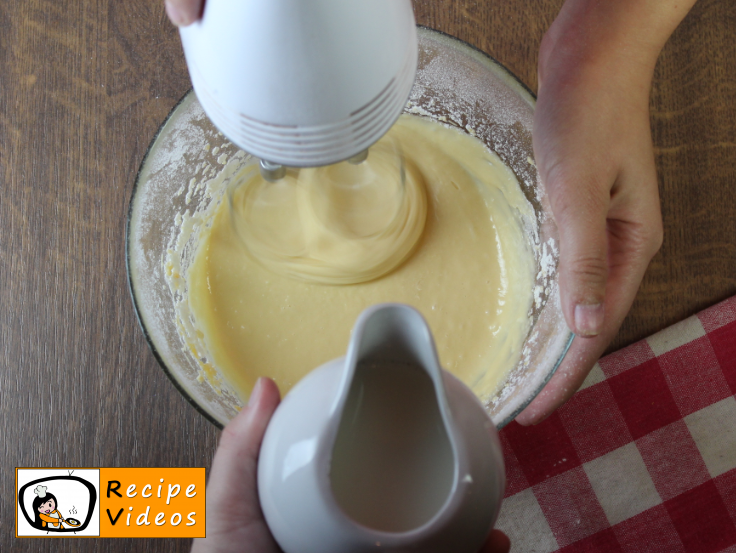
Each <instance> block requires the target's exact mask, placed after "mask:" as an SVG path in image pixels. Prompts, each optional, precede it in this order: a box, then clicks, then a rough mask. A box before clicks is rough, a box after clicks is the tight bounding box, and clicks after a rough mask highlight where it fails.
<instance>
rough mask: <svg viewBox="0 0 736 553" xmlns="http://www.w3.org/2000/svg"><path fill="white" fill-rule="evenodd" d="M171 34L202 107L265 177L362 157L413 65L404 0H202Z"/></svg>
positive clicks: (403, 97)
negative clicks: (195, 13)
mask: <svg viewBox="0 0 736 553" xmlns="http://www.w3.org/2000/svg"><path fill="white" fill-rule="evenodd" d="M181 39H182V44H183V46H184V53H185V55H186V60H187V65H188V66H189V72H190V74H191V78H192V83H193V85H194V90H195V92H196V94H197V98H198V99H199V101H200V103H201V104H202V107H203V108H204V111H205V112H206V113H207V115H208V116H209V117H210V119H211V120H212V122H213V123H214V124H215V125H216V126H217V127H218V128H219V129H220V130H221V131H222V132H223V134H224V135H225V136H227V137H228V138H229V139H230V140H232V141H233V143H235V144H236V145H237V146H239V147H241V148H242V149H243V150H245V151H246V152H248V153H250V154H252V155H253V156H255V157H257V158H259V159H260V166H261V173H262V174H263V176H264V177H265V178H266V179H268V180H270V181H274V180H278V179H279V178H281V177H283V175H284V174H285V167H314V166H323V165H328V164H332V163H335V162H338V161H343V160H351V161H352V162H355V163H358V162H360V161H362V160H363V159H365V156H366V155H367V149H368V147H370V146H371V145H372V144H373V143H375V142H376V141H377V140H378V139H379V138H380V137H381V136H383V135H384V133H385V132H386V131H387V130H388V129H389V128H390V127H391V126H392V124H393V123H394V122H395V121H396V119H397V118H398V116H399V115H400V113H401V111H402V110H403V108H404V105H405V104H406V101H407V98H408V96H409V93H410V91H411V88H412V85H413V82H414V76H415V73H416V65H417V37H416V27H415V22H414V13H413V11H412V6H411V2H410V0H370V1H366V0H310V1H309V2H304V1H303V0H207V2H206V4H205V8H204V13H203V15H202V18H201V20H199V21H198V22H196V23H194V24H193V25H190V26H188V27H185V28H182V29H181Z"/></svg>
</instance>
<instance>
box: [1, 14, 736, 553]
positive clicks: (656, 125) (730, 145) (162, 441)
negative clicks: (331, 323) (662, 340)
mask: <svg viewBox="0 0 736 553" xmlns="http://www.w3.org/2000/svg"><path fill="white" fill-rule="evenodd" d="M561 3H562V0H549V1H542V0H525V1H522V0H503V1H501V0H497V1H495V2H494V1H490V0H488V1H484V2H477V1H471V0H418V1H416V2H415V7H416V15H417V20H418V22H419V23H421V24H424V25H427V26H429V27H433V28H436V29H440V30H442V31H445V32H447V33H450V34H453V35H455V36H457V37H459V38H462V39H464V40H466V41H468V42H469V43H471V44H473V45H475V46H477V47H479V48H480V49H482V50H484V51H485V52H488V53H489V54H491V55H492V56H494V57H495V58H496V59H498V60H499V61H500V62H501V63H503V64H504V65H505V66H506V67H508V68H509V69H510V70H511V71H512V72H513V73H515V74H516V75H518V76H519V77H520V79H521V80H522V81H524V82H525V83H526V84H527V85H528V86H529V87H530V88H531V89H532V90H535V89H536V85H537V79H536V63H537V50H538V47H539V42H540V40H541V37H542V35H543V33H544V31H545V30H546V29H547V27H548V26H549V24H550V23H551V22H552V21H553V19H554V17H555V15H556V13H557V11H558V10H559V7H560V5H561ZM735 36H736V3H734V2H733V0H700V2H698V4H697V5H696V7H695V8H694V10H693V11H692V12H691V13H690V14H689V16H688V17H687V19H686V20H685V21H684V22H683V24H682V25H681V26H680V27H679V28H678V30H677V31H676V32H675V34H674V35H673V37H672V39H671V40H670V42H669V43H668V44H667V46H666V48H665V49H664V51H663V53H662V56H661V58H660V60H659V64H658V66H657V69H656V75H655V80H654V86H653V91H652V100H651V107H652V116H651V119H652V128H653V137H654V144H655V146H656V148H655V152H656V161H657V168H658V171H659V185H660V192H661V196H662V211H663V216H664V225H665V239H664V246H663V247H662V250H661V252H660V253H659V254H658V255H657V257H656V258H655V259H654V261H653V262H652V265H651V267H650V268H649V271H648V273H647V275H646V277H645V279H644V283H643V285H642V287H641V290H640V292H639V295H638V297H637V300H636V302H635V304H634V307H633V309H632V311H631V314H630V315H629V317H628V319H627V320H626V322H625V323H624V326H623V328H622V329H621V332H620V335H619V336H618V337H617V339H616V341H615V343H614V344H613V346H612V347H621V346H625V345H627V344H629V343H631V342H633V341H636V340H638V339H641V338H643V337H645V336H647V335H649V334H651V333H653V332H656V331H657V330H660V329H662V328H664V327H666V326H668V325H670V324H672V323H674V322H677V321H678V320H680V319H682V318H684V317H686V316H688V315H691V314H693V313H695V312H697V311H698V310H700V309H702V308H704V307H707V306H709V305H711V304H714V303H716V302H718V301H720V300H722V299H725V298H726V297H729V296H731V295H733V294H736V222H735V221H736V198H734V193H735V192H736V40H734V37H735ZM189 87H190V83H189V77H188V74H187V69H186V66H185V63H184V58H183V55H182V50H181V45H180V42H179V38H178V34H177V33H176V31H175V29H174V28H173V27H172V26H171V25H170V24H169V22H168V20H167V19H166V17H165V15H164V10H163V6H162V2H161V1H160V0H125V1H114V0H70V1H58V0H13V1H5V2H2V3H0V301H1V302H2V303H1V304H0V408H1V413H2V427H1V428H2V433H1V434H0V466H1V467H2V469H3V474H2V494H1V495H2V499H0V521H2V533H1V534H0V551H3V552H5V551H51V550H53V551H71V550H74V551H76V550H84V551H98V550H99V551H128V550H134V551H188V549H189V542H188V541H187V540H136V541H130V540H95V539H89V540H62V541H61V542H60V541H58V540H16V539H15V538H14V537H13V533H14V532H13V528H12V526H13V521H14V512H15V507H14V471H13V467H16V466H51V467H65V466H90V467H95V466H117V467H125V466H151V467H156V466H158V467H177V466H207V467H209V465H210V462H211V459H212V455H213V452H214V450H215V447H216V445H217V439H218V435H219V432H218V431H217V430H216V429H215V427H214V426H212V425H211V424H210V423H208V422H207V421H206V420H205V419H204V418H203V417H202V416H201V415H199V414H198V413H197V412H196V411H195V410H194V409H193V408H192V407H190V406H189V405H188V404H187V402H186V401H185V400H184V399H183V398H182V397H181V396H180V395H179V393H178V392H177V391H176V390H175V389H174V387H173V386H172V385H171V383H170V382H169V381H168V379H167V378H166V376H165V375H164V373H163V372H162V371H161V369H160V368H159V366H158V365H157V363H156V361H155V360H154V358H153V356H152V354H151V352H150V351H149V349H148V346H147V345H146V342H145V340H144V339H143V334H142V332H141V330H140V328H139V327H138V323H137V321H136V318H135V315H134V313H133V306H132V303H131V300H130V296H129V293H128V287H127V280H126V274H125V255H124V242H125V239H124V229H125V217H126V213H127V208H128V201H129V199H130V193H131V189H132V186H133V180H134V178H135V175H136V171H137V169H138V166H139V164H140V162H141V159H142V158H143V155H144V153H145V151H146V147H147V146H148V144H149V142H150V141H151V139H152V138H153V136H154V134H155V133H156V130H157V128H158V126H159V125H160V123H161V122H162V120H163V119H164V117H166V115H167V113H168V112H169V110H170V109H171V108H172V106H173V105H174V104H175V103H176V102H177V100H178V99H179V98H180V97H181V96H182V95H183V94H184V93H185V92H186V91H187V89H188V88H189Z"/></svg>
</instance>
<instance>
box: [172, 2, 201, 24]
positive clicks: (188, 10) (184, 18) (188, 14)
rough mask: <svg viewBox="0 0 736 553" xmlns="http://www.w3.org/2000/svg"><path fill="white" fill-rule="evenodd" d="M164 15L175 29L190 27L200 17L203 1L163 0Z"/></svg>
mask: <svg viewBox="0 0 736 553" xmlns="http://www.w3.org/2000/svg"><path fill="white" fill-rule="evenodd" d="M164 4H165V6H166V15H168V16H169V19H170V20H171V22H172V23H173V24H174V25H176V26H177V27H186V26H187V25H191V24H192V23H194V22H195V21H196V20H197V19H199V18H200V17H201V16H202V9H203V8H204V0H165V2H164Z"/></svg>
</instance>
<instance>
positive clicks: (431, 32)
mask: <svg viewBox="0 0 736 553" xmlns="http://www.w3.org/2000/svg"><path fill="white" fill-rule="evenodd" d="M417 31H418V33H419V34H423V35H426V36H434V37H436V38H439V39H441V40H445V41H446V42H448V43H454V45H455V46H458V47H460V48H461V49H465V50H469V51H470V53H472V54H475V56H480V58H481V59H482V60H483V61H485V62H486V63H488V62H490V63H491V64H492V65H494V66H495V67H496V68H497V69H498V70H500V72H501V73H502V74H503V75H505V76H506V77H509V78H510V81H511V82H510V83H509V84H514V85H516V86H518V87H519V92H520V93H521V94H522V95H525V96H526V97H527V98H526V100H527V101H528V102H529V104H530V106H531V107H532V109H534V108H535V107H536V101H537V97H536V95H535V94H534V92H532V90H531V89H530V88H529V87H528V86H527V85H526V84H525V83H524V82H523V81H521V79H519V77H517V76H516V75H515V74H514V73H512V72H511V71H510V70H509V69H508V68H507V67H506V66H504V65H503V64H502V63H501V62H499V61H498V60H497V59H496V58H494V57H493V56H491V55H490V54H488V53H486V52H484V51H483V50H481V49H480V48H478V47H476V46H474V45H472V44H470V43H469V42H466V41H464V40H462V39H460V38H457V37H456V36H453V35H450V34H448V33H446V32H444V31H440V30H437V29H432V28H431V27H427V26H425V25H417ZM193 94H194V89H193V88H192V87H190V88H189V89H188V90H187V91H186V92H185V93H184V95H183V96H182V97H181V98H179V100H178V101H177V102H176V104H174V106H173V107H172V108H171V110H170V111H169V113H168V114H167V115H166V117H165V118H164V120H163V121H162V122H161V125H160V126H159V127H158V129H157V130H156V133H155V134H154V136H153V138H152V139H151V141H150V142H149V144H148V147H147V148H146V152H145V154H144V155H143V159H142V160H141V163H140V165H139V166H138V171H137V172H136V176H135V181H134V182H133V188H132V190H131V193H130V201H129V203H128V213H127V216H126V220H125V272H126V276H127V284H128V292H129V293H130V297H131V299H132V301H133V311H134V312H135V317H136V319H137V320H138V326H140V328H141V330H142V332H143V337H144V338H145V340H146V343H147V344H148V347H149V349H150V350H151V353H152V354H153V357H154V358H155V359H156V361H157V362H158V364H159V366H160V367H161V369H162V370H163V372H164V374H165V375H166V376H167V377H168V379H169V380H170V381H171V383H172V384H173V385H174V388H176V390H177V391H178V392H179V393H180V394H181V395H182V396H183V397H184V399H186V400H187V402H188V403H189V404H190V405H191V406H192V407H194V409H195V410H196V411H197V412H199V413H200V414H201V415H202V416H204V417H205V418H206V419H207V420H208V421H209V422H211V423H212V424H214V425H215V426H216V427H217V428H219V429H223V428H224V424H223V423H221V422H220V421H218V420H217V419H216V418H215V417H214V416H213V415H212V414H211V413H209V412H208V411H207V410H206V409H205V408H204V407H202V406H201V405H200V404H199V403H198V402H197V401H196V400H195V399H194V398H193V397H192V396H191V395H190V394H189V392H188V391H187V389H186V388H184V386H183V385H182V384H181V383H180V382H179V380H178V379H177V378H176V376H175V375H174V374H173V372H172V371H171V370H170V369H169V367H168V365H167V364H166V363H165V362H164V360H163V358H162V357H161V354H160V353H159V351H158V348H157V347H156V345H155V344H154V342H153V339H152V338H151V335H150V334H149V332H148V330H147V329H146V326H145V324H144V323H143V319H142V316H141V310H140V306H139V303H138V299H137V297H136V288H135V285H134V284H133V277H132V274H131V257H132V256H131V243H132V240H131V219H132V217H133V212H134V208H135V199H136V195H137V192H138V189H139V186H140V185H141V175H142V173H143V170H144V168H145V167H146V162H147V161H148V158H149V156H150V155H151V152H152V150H153V148H154V146H155V145H156V142H157V141H158V138H159V136H160V135H161V133H162V132H163V130H164V128H165V127H166V125H167V124H168V122H169V121H170V120H171V118H172V117H173V116H174V114H175V113H176V111H177V110H178V108H179V106H181V104H182V103H184V102H185V101H186V100H187V99H188V98H189V96H190V95H193ZM568 333H569V335H568V337H567V343H566V344H565V346H564V347H563V349H562V352H561V353H560V355H559V357H558V359H557V360H556V361H555V364H554V366H553V367H552V369H551V370H550V371H549V372H548V373H547V374H546V375H545V378H544V379H543V380H542V382H541V383H540V384H539V386H538V387H537V389H536V390H535V391H534V393H533V394H531V395H530V397H529V399H528V400H526V401H525V402H523V403H522V404H521V405H520V406H519V407H517V408H516V409H515V410H514V411H513V412H511V414H509V415H508V416H507V417H505V418H504V419H503V420H501V421H500V422H499V423H498V424H497V425H496V426H497V428H498V429H499V430H500V429H501V428H503V427H504V426H506V425H507V424H508V423H510V422H511V421H513V420H514V419H515V418H516V417H517V416H518V415H519V413H521V412H522V411H523V410H524V409H526V408H527V407H528V406H529V404H530V403H531V402H532V401H534V399H535V398H536V397H537V396H538V395H539V393H540V392H541V391H542V389H543V388H544V387H545V386H546V385H547V383H548V382H549V381H550V379H551V378H552V377H553V376H554V374H555V373H556V372H557V370H558V369H559V367H560V365H561V364H562V362H563V360H564V359H565V357H566V355H567V352H568V351H569V349H570V346H571V345H572V342H573V339H574V338H575V334H573V333H572V331H570V330H569V329H568Z"/></svg>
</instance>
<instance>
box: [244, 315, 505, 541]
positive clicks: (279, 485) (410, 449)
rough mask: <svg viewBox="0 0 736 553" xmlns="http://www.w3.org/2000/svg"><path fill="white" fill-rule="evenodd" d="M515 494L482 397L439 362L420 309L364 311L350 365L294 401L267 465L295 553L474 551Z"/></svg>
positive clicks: (263, 457) (313, 381) (331, 368)
mask: <svg viewBox="0 0 736 553" xmlns="http://www.w3.org/2000/svg"><path fill="white" fill-rule="evenodd" d="M504 488H505V475H504V464H503V456H502V452H501V445H500V442H499V439H498V435H497V433H496V429H495V427H494V426H493V423H492V422H491V420H490V418H489V417H488V415H487V414H486V412H485V410H484V408H483V406H482V405H481V404H480V402H479V401H478V400H477V399H476V397H475V395H474V394H473V392H471V391H470V389H468V388H467V387H466V386H465V385H464V384H463V383H461V382H460V381H459V380H458V379H457V378H455V377H454V376H452V375H451V374H450V373H448V372H446V371H444V370H442V369H441V368H440V366H439V362H438V358H437V353H436V349H435V346H434V341H433V339H432V335H431V333H430V330H429V327H428V326H427V323H426V322H425V320H424V319H423V317H422V316H421V315H420V314H419V312H418V311H416V310H415V309H413V308H411V307H409V306H406V305H400V304H382V305H376V306H373V307H370V308H369V309H367V310H365V311H364V312H363V313H362V314H361V315H360V317H359V318H358V321H357V323H356V325H355V328H354V329H353V334H352V338H351V341H350V345H349V347H348V353H347V357H344V358H340V359H336V360H334V361H331V362H329V363H326V364H325V365H322V366H321V367H319V368H317V369H315V370H314V371H312V372H311V373H309V375H307V376H306V377H305V378H304V379H302V380H301V381H300V382H299V383H298V384H297V385H296V386H295V387H294V388H293V389H292V391H291V392H290V393H289V394H288V395H287V396H286V397H285V398H284V400H283V401H282V403H281V405H279V407H278V409H277V410H276V412H275V414H274V416H273V419H272V420H271V422H270V424H269V426H268V429H267V431H266V435H265V438H264V441H263V446H262V449H261V453H260V457H259V462H258V491H259V495H260V500H261V506H262V508H263V513H264V515H265V517H266V521H267V523H268V526H269V527H270V529H271V531H272V533H273V535H274V537H275V538H276V541H277V542H278V543H279V545H280V546H281V547H282V549H283V550H284V551H285V552H286V553H358V552H367V551H395V552H399V551H401V552H408V551H417V552H422V553H433V552H436V553H447V552H453V553H466V552H467V553H476V552H477V551H478V549H479V548H480V546H481V545H482V543H483V541H484V539H485V537H486V536H487V535H488V533H489V532H490V530H491V528H492V527H493V523H494V522H495V520H496V516H497V515H498V511H499V509H500V505H501V499H502V497H503V492H504Z"/></svg>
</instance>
